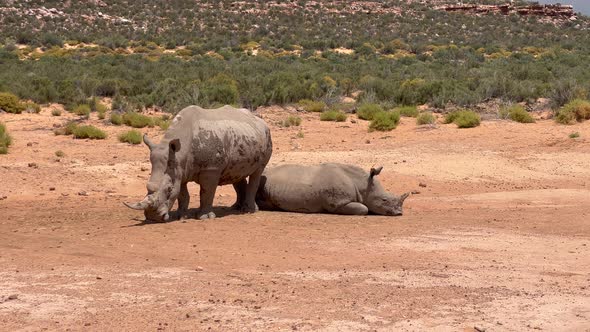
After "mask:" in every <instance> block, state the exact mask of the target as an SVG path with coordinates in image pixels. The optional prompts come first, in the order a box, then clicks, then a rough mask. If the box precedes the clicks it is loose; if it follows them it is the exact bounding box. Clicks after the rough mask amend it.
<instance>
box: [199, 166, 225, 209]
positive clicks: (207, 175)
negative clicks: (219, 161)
mask: <svg viewBox="0 0 590 332" xmlns="http://www.w3.org/2000/svg"><path fill="white" fill-rule="evenodd" d="M219 175H220V174H219V172H217V171H201V174H199V185H200V187H201V189H200V196H201V197H200V200H201V206H200V210H199V214H198V217H199V219H201V220H203V219H215V213H214V212H213V211H212V209H213V198H215V191H216V190H217V185H219Z"/></svg>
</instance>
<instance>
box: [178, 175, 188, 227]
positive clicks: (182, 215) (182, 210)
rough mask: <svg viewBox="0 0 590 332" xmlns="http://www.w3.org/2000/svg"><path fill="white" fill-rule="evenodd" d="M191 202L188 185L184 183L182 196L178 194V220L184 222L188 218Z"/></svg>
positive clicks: (181, 190) (181, 191)
mask: <svg viewBox="0 0 590 332" xmlns="http://www.w3.org/2000/svg"><path fill="white" fill-rule="evenodd" d="M190 200H191V196H190V194H189V193H188V188H187V184H186V183H183V184H181V185H180V194H178V218H179V219H180V220H184V219H186V218H188V204H189V202H190Z"/></svg>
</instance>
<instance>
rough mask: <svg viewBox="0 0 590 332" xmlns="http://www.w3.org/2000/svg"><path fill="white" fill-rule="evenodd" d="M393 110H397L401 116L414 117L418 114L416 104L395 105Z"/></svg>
mask: <svg viewBox="0 0 590 332" xmlns="http://www.w3.org/2000/svg"><path fill="white" fill-rule="evenodd" d="M394 111H398V112H399V113H400V115H401V116H406V117H410V118H415V117H417V116H418V113H419V112H418V107H416V106H402V107H396V108H395V110H394Z"/></svg>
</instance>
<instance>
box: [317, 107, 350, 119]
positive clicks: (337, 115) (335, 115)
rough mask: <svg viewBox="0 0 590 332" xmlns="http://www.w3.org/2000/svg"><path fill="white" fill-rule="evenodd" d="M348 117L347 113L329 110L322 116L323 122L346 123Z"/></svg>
mask: <svg viewBox="0 0 590 332" xmlns="http://www.w3.org/2000/svg"><path fill="white" fill-rule="evenodd" d="M346 117H347V116H346V113H344V112H341V111H337V110H328V111H325V112H322V114H320V120H321V121H336V122H344V121H346Z"/></svg>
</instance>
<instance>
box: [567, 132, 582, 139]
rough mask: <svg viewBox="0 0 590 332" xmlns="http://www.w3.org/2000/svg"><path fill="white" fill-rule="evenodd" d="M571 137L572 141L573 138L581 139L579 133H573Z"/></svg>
mask: <svg viewBox="0 0 590 332" xmlns="http://www.w3.org/2000/svg"><path fill="white" fill-rule="evenodd" d="M569 137H570V138H572V139H573V138H578V137H580V133H578V132H575V133H571V134H570V135H569Z"/></svg>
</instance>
